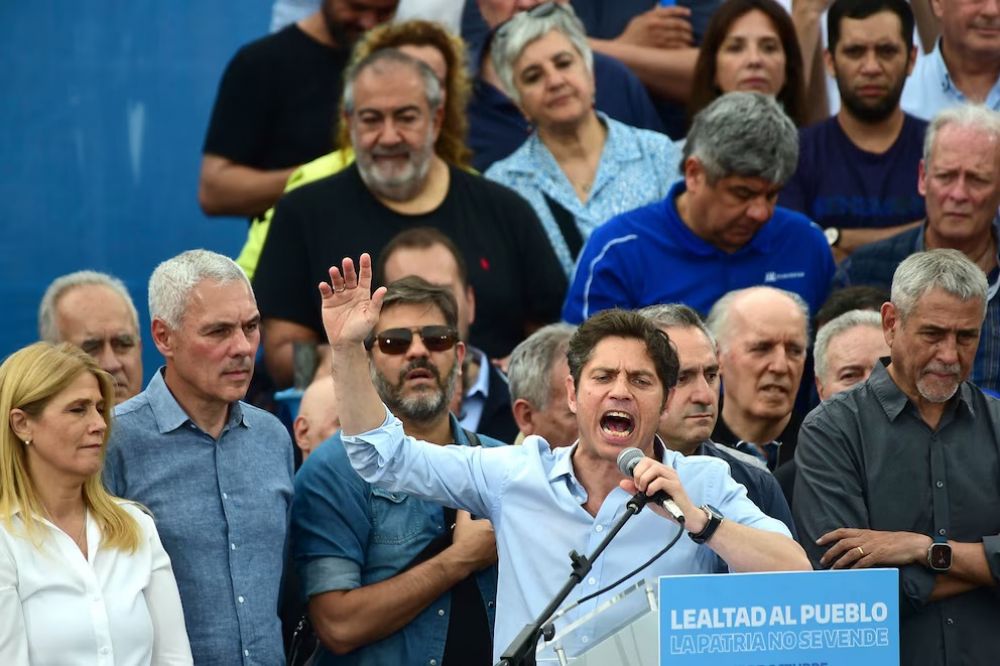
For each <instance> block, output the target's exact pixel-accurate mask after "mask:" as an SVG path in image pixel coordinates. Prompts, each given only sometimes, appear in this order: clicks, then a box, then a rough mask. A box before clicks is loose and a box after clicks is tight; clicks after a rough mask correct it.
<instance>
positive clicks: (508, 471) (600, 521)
mask: <svg viewBox="0 0 1000 666" xmlns="http://www.w3.org/2000/svg"><path fill="white" fill-rule="evenodd" d="M386 412H387V413H386V420H385V422H383V424H382V426H380V427H379V428H377V429H375V430H372V431H370V432H367V433H362V434H360V435H355V436H345V437H343V442H344V448H345V449H346V451H347V455H348V457H349V458H350V459H351V464H352V465H353V466H354V468H355V469H356V470H357V471H358V473H359V474H360V475H361V477H362V478H364V479H365V480H366V481H368V482H369V483H372V484H374V485H377V486H380V487H383V488H385V489H387V490H391V491H401V492H406V493H409V494H410V495H415V496H418V497H423V498H425V499H429V500H433V501H435V502H439V503H441V504H444V505H446V506H454V507H457V508H461V509H466V510H467V511H470V512H471V513H473V514H474V515H477V516H486V517H488V518H489V519H490V520H491V521H492V522H493V528H494V529H495V530H496V539H497V551H498V553H499V557H500V561H499V569H500V572H499V582H498V589H497V614H496V627H495V630H494V644H493V654H494V659H496V658H498V657H499V655H500V654H501V652H503V650H505V649H506V648H507V646H508V645H509V644H510V642H511V641H512V640H513V639H514V637H515V636H516V635H517V633H518V632H519V631H520V630H521V629H523V628H524V626H525V625H526V624H528V623H530V622H531V621H533V620H534V619H535V616H536V615H537V614H538V613H540V612H541V611H542V609H544V608H545V606H546V605H547V604H548V603H549V602H550V601H551V600H552V598H553V597H554V596H555V594H556V592H557V591H558V590H559V589H560V588H561V587H562V586H563V584H564V583H565V582H566V580H567V579H568V578H569V574H570V570H571V567H570V560H569V552H570V551H571V550H576V551H577V552H579V553H581V554H589V553H590V552H592V551H593V550H594V548H595V547H596V546H597V545H598V544H599V543H600V542H601V540H602V539H603V538H604V536H605V530H608V529H610V528H611V527H612V526H613V525H614V523H615V521H616V520H617V519H618V518H619V517H621V515H622V512H623V511H624V510H625V503H626V502H627V501H628V500H629V498H630V496H629V495H628V494H627V493H625V491H623V490H621V489H620V488H616V489H614V490H613V491H612V492H611V493H610V494H609V495H608V496H607V498H606V499H605V500H604V503H603V504H602V505H601V508H600V510H599V511H598V513H597V515H596V516H591V515H590V514H589V513H587V511H586V510H585V509H584V508H583V506H582V505H583V504H584V503H585V502H586V501H587V491H586V490H585V489H584V487H583V486H582V485H581V484H580V482H579V481H578V480H577V478H576V475H575V473H574V470H573V462H572V455H573V452H574V451H575V450H576V445H574V446H572V447H561V448H557V449H555V450H552V449H550V447H549V445H548V443H547V442H546V441H545V440H543V439H541V438H539V437H537V436H531V437H528V438H526V439H525V440H524V444H522V445H521V446H505V447H499V448H492V449H487V448H484V447H476V448H470V447H461V446H436V445H433V444H427V443H425V442H420V441H417V440H415V439H413V438H412V437H407V436H406V435H405V434H404V432H403V425H402V423H400V421H399V419H396V418H395V417H393V416H392V414H391V413H389V412H388V410H386ZM663 463H664V464H666V465H669V466H671V467H673V468H674V469H676V470H677V472H678V474H679V475H680V479H681V482H682V483H683V484H684V488H685V490H686V491H687V494H688V496H689V497H690V498H691V501H692V502H694V503H695V504H696V505H701V504H711V505H712V506H714V507H716V508H717V509H719V510H720V511H721V512H722V514H723V515H724V516H725V517H726V519H727V520H733V521H736V522H738V523H741V524H743V525H749V526H752V527H757V528H761V529H765V530H768V531H772V532H778V533H781V534H784V535H788V534H789V533H788V529H787V528H786V527H785V526H784V525H783V524H782V523H781V522H780V521H777V520H774V519H773V518H769V517H768V516H765V515H764V514H763V513H762V512H761V511H760V509H758V508H757V506H756V505H755V504H754V503H753V502H751V501H750V500H748V499H747V496H746V489H745V488H744V487H743V486H741V485H739V484H738V483H736V482H735V481H733V479H732V477H731V476H730V475H729V466H728V465H727V464H726V463H725V462H723V461H722V460H720V459H718V458H708V457H702V456H689V457H684V456H682V455H681V454H679V453H677V452H675V451H670V450H665V451H664V454H663ZM676 530H677V527H676V526H675V525H674V524H673V523H671V522H669V521H668V520H666V519H664V518H662V517H660V516H659V515H657V514H656V513H654V512H652V511H650V510H644V511H642V512H641V513H640V514H639V515H637V516H635V517H634V518H632V519H631V520H630V521H629V522H628V524H626V526H625V527H624V529H623V530H622V531H621V532H619V534H618V536H617V537H615V540H614V541H613V542H612V543H611V545H610V546H609V547H608V549H607V550H606V551H604V553H603V554H602V555H601V557H599V558H598V559H597V561H596V562H594V566H593V569H592V570H591V571H590V574H589V575H588V577H587V579H586V580H584V581H583V582H582V583H581V585H580V586H579V587H577V588H576V590H574V592H573V594H571V595H570V597H569V599H568V600H567V603H570V602H573V601H575V600H576V599H578V598H580V597H582V596H584V595H586V594H589V593H591V592H594V591H596V590H598V589H600V588H602V587H604V586H606V585H608V584H610V583H612V582H614V581H615V580H617V579H618V578H620V577H622V576H623V575H624V574H626V573H628V572H629V571H631V570H632V569H634V568H636V567H638V566H639V565H640V564H642V563H643V562H645V561H646V560H648V559H650V558H651V557H652V556H653V555H654V554H655V553H656V552H657V551H659V550H660V549H662V548H663V546H665V545H666V543H667V541H669V539H670V538H671V537H672V536H673V535H674V534H675V533H676ZM725 570H726V567H725V564H724V563H723V562H722V561H721V560H720V559H719V557H718V556H717V555H716V554H715V553H714V552H713V551H712V550H711V549H710V548H709V547H707V546H704V545H702V546H699V545H697V544H696V543H694V542H693V541H692V540H690V539H688V538H686V537H684V538H681V539H680V540H679V541H678V542H677V544H676V545H675V546H674V547H673V548H672V549H671V550H670V551H668V552H667V553H666V554H665V555H663V556H662V557H661V558H659V559H658V560H657V561H656V562H655V563H654V564H653V565H652V566H650V567H649V568H648V569H646V570H645V571H643V572H642V573H641V574H639V575H637V576H634V577H632V578H629V579H628V580H627V581H626V582H625V583H623V585H622V586H621V587H619V588H616V590H618V591H620V590H621V589H624V586H625V585H627V584H629V583H634V582H636V581H638V580H640V579H642V578H655V577H657V576H661V575H670V574H693V573H711V572H719V571H725ZM606 598H607V596H602V597H598V598H597V599H595V600H592V601H589V602H587V603H585V604H582V605H581V606H579V607H578V608H577V609H575V610H574V611H571V612H570V613H569V614H567V615H566V621H572V620H573V619H575V618H578V617H580V616H581V615H582V614H586V613H589V612H592V611H593V610H594V609H595V608H596V606H597V604H598V603H600V602H602V601H604V600H605V599H606ZM583 642H586V636H583Z"/></svg>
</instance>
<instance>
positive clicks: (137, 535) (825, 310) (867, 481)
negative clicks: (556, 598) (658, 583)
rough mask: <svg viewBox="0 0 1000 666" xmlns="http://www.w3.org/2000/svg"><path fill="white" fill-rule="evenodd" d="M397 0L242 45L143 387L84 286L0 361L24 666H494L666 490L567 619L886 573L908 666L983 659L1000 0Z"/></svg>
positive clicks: (157, 274)
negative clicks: (669, 599) (244, 223)
mask: <svg viewBox="0 0 1000 666" xmlns="http://www.w3.org/2000/svg"><path fill="white" fill-rule="evenodd" d="M398 3H399V0H279V1H278V2H276V3H275V19H276V20H278V19H279V17H284V19H283V20H285V21H288V22H287V23H286V24H284V25H278V26H276V31H275V32H274V33H273V34H271V35H269V36H267V37H264V38H261V39H259V40H256V41H254V42H252V43H250V44H248V45H246V46H244V47H243V48H241V49H240V50H239V51H238V53H237V54H236V55H235V56H234V57H233V59H232V60H231V61H230V63H229V64H228V66H227V68H226V70H225V73H224V74H223V76H222V79H221V82H220V85H219V89H218V95H217V98H216V102H215V106H214V108H213V112H212V117H211V120H210V124H209V128H208V131H207V135H206V139H205V144H204V157H203V163H202V170H201V176H200V185H199V192H198V197H199V201H200V203H201V205H202V208H203V209H204V211H205V212H206V214H208V215H230V216H240V217H246V218H248V219H249V227H248V235H247V241H246V244H245V245H244V247H243V249H242V251H241V253H240V255H239V257H238V258H237V259H236V260H235V261H234V260H233V259H230V258H228V257H224V256H222V255H219V254H217V253H214V252H210V251H206V250H199V249H193V250H189V251H187V252H183V253H181V254H180V255H178V256H175V257H172V258H169V259H167V260H165V261H163V262H162V263H160V264H159V265H158V266H156V267H155V269H154V270H152V272H151V276H150V278H149V288H148V304H149V314H150V319H151V327H150V331H149V335H148V338H147V339H148V340H149V341H151V342H152V344H153V345H155V347H156V349H157V351H158V352H159V353H160V354H161V355H162V357H163V360H164V363H163V366H162V367H161V368H159V369H158V370H156V371H155V372H153V373H152V377H151V379H150V380H149V382H148V384H147V385H146V386H145V388H143V386H142V378H143V369H142V362H141V349H142V344H143V341H142V340H143V337H144V336H143V335H142V333H141V332H140V330H139V319H138V314H137V311H136V308H135V305H134V304H133V302H132V298H131V296H130V295H129V293H128V291H127V289H126V288H125V286H124V285H123V284H122V282H121V281H120V280H118V279H117V278H115V277H113V276H110V275H107V274H104V273H98V272H95V271H91V270H82V271H78V272H75V273H71V274H68V275H64V276H62V277H60V278H58V279H56V280H55V281H53V283H52V284H51V285H50V286H49V288H48V290H47V291H46V293H45V295H44V297H43V299H42V301H41V303H40V306H39V316H38V321H39V339H40V342H38V343H35V344H32V345H30V346H28V347H25V348H23V349H21V350H18V351H15V352H13V353H12V354H10V355H9V356H8V357H7V358H6V360H5V361H4V362H3V364H2V365H0V412H2V413H3V414H5V415H6V418H7V426H6V427H5V428H3V429H0V617H3V618H4V622H2V623H0V663H3V664H18V665H20V664H32V665H41V664H59V665H64V664H92V663H99V664H114V665H117V666H124V665H129V666H131V665H140V664H142V665H145V664H190V663H198V664H217V665H229V664H234V665H235V664H240V665H249V664H260V665H267V666H275V665H277V664H285V663H295V664H300V663H307V661H308V663H311V664H314V665H325V664H330V665H334V664H338V665H342V664H352V665H359V666H360V665H369V664H371V665H384V664H414V665H415V664H430V666H437V665H439V664H441V665H445V666H449V665H450V666H455V665H462V666H467V665H471V666H477V665H486V664H491V663H494V662H495V661H496V660H497V659H498V658H500V657H501V655H503V653H504V650H505V649H506V648H507V647H508V645H509V644H511V642H512V641H513V640H514V639H515V637H516V636H517V635H518V633H519V632H520V630H521V628H522V627H523V626H524V625H525V624H527V623H528V622H530V621H531V620H532V619H534V618H535V616H536V615H537V614H538V613H539V612H540V611H541V610H542V609H543V608H544V607H545V606H546V604H547V603H548V601H549V600H550V599H551V598H552V597H553V595H554V594H555V593H556V591H557V590H558V587H557V585H558V583H560V582H561V581H562V580H563V579H564V576H563V572H564V571H565V573H566V574H567V575H568V573H569V567H568V562H567V561H566V560H567V554H568V553H569V552H570V551H571V550H576V551H578V552H581V553H583V552H590V551H591V550H592V549H593V548H594V547H595V546H596V545H597V543H599V542H600V541H601V540H602V538H603V534H602V532H605V531H606V530H608V529H610V528H611V527H612V525H613V524H614V522H615V521H616V520H617V519H618V518H619V517H620V516H621V514H622V511H623V510H624V507H625V503H626V501H627V500H628V499H629V497H630V496H631V495H633V494H634V493H636V492H643V493H646V494H648V495H652V494H654V493H655V492H657V491H664V492H667V493H668V494H669V495H670V496H672V497H673V498H674V500H675V502H676V505H675V508H676V510H677V511H678V512H680V513H681V514H683V516H685V517H686V519H685V520H683V521H681V525H680V528H681V529H683V530H684V531H686V532H687V534H688V536H689V537H690V538H685V539H681V540H679V541H677V543H676V546H675V547H673V548H671V549H669V550H668V551H667V552H666V553H665V554H662V553H660V554H657V551H659V550H660V549H661V548H662V546H664V545H665V543H666V537H664V538H662V539H661V538H657V537H654V536H652V535H657V534H663V535H667V534H668V533H669V532H668V531H666V530H664V526H667V525H669V523H668V522H665V521H674V522H677V520H676V518H677V516H676V515H670V514H668V513H667V512H666V511H665V510H664V509H663V508H662V507H661V506H659V505H655V506H654V505H652V504H651V505H650V508H649V510H647V511H644V512H643V513H642V514H640V515H639V517H638V518H637V519H636V520H635V521H633V522H632V523H630V524H629V525H627V526H626V527H625V528H624V529H623V530H622V531H621V533H620V534H619V535H618V537H616V540H615V541H614V542H613V543H612V545H611V546H610V547H609V548H608V550H607V551H605V553H604V554H603V555H602V557H601V559H600V560H598V562H597V563H595V567H594V569H593V570H592V572H591V573H590V574H589V575H588V577H587V579H586V580H585V581H581V582H582V585H581V590H580V591H579V592H577V593H575V595H576V596H575V597H571V598H570V601H574V600H575V599H577V598H580V597H584V599H582V600H581V601H580V603H579V605H578V606H577V607H574V609H573V610H571V611H569V612H568V613H567V614H566V621H572V620H574V619H576V618H578V617H581V616H582V615H584V614H586V613H587V612H590V611H593V610H594V609H595V608H596V607H597V605H598V604H599V603H601V602H602V601H603V600H604V599H605V598H606V597H604V596H600V595H591V593H596V592H598V591H599V590H602V589H603V588H605V587H606V586H610V589H612V590H619V589H623V587H615V583H620V585H621V586H624V585H627V584H629V583H630V582H634V581H637V580H639V579H641V578H643V577H646V576H654V577H655V576H658V575H672V574H684V573H723V572H727V571H793V570H807V569H812V568H817V569H819V568H833V569H845V568H854V569H860V568H868V567H896V568H898V569H899V576H900V613H901V615H900V655H901V662H902V663H905V664H929V665H930V664H934V665H938V664H950V665H958V664H992V663H996V661H997V659H998V655H1000V634H998V633H997V632H996V631H993V630H992V628H993V627H994V626H996V624H997V622H998V621H1000V601H998V596H997V589H998V583H1000V401H998V400H997V398H996V392H997V391H1000V296H998V295H997V292H998V291H1000V289H998V286H1000V246H998V232H1000V3H998V2H996V0H980V1H979V2H973V1H972V0H934V1H933V2H931V3H929V5H930V6H929V7H928V3H925V2H924V0H913V3H912V7H911V3H908V2H906V1H905V0H832V1H831V0H795V2H792V3H791V6H790V7H786V6H783V5H782V4H781V3H780V2H777V1H776V0H709V1H705V2H692V3H688V4H691V5H692V6H691V7H690V8H689V7H687V6H653V5H654V3H652V2H651V1H650V0H645V1H641V0H635V1H631V2H624V1H623V2H621V3H617V2H616V3H614V4H615V7H614V8H611V7H610V6H607V5H608V4H609V3H601V2H597V1H596V0H573V2H571V3H570V2H544V3H539V2H530V1H526V2H521V1H518V2H515V1H514V0H466V2H465V3H464V8H463V10H462V12H461V16H460V15H459V13H458V12H456V11H455V9H456V7H454V6H451V5H448V6H447V7H446V6H445V5H446V4H448V3H434V2H424V3H420V2H416V1H410V0H402V3H401V4H402V5H405V7H397V4H398ZM681 4H682V5H684V3H681ZM397 9H399V11H400V14H401V15H404V14H405V16H406V17H408V18H407V20H401V16H397V18H396V20H393V14H394V13H395V12H396V11H397ZM414 16H416V17H417V18H413V17H414ZM442 21H443V23H442ZM459 25H460V26H461V33H462V36H461V37H460V36H458V35H457V34H455V31H454V29H456V28H458V27H459ZM821 28H825V31H824V30H823V29H821ZM824 40H825V41H824ZM828 81H832V82H834V84H835V90H836V93H835V94H833V95H828V94H827V89H828ZM830 103H832V105H831V104H830ZM830 108H836V112H835V113H834V114H832V115H831V114H830V113H829V111H828V109H830ZM317 285H319V287H318V288H317ZM252 387H253V388H252ZM288 389H290V390H291V392H292V394H293V395H294V396H296V401H295V402H293V407H292V409H291V413H289V408H288V406H287V404H284V403H282V404H281V405H279V406H277V407H276V404H275V402H274V401H273V400H272V396H273V395H274V393H275V392H276V391H281V393H279V395H285V396H287V395H289V390H288ZM275 414H278V415H279V416H281V417H282V419H284V423H283V422H282V420H279V418H278V416H276V415H275ZM442 445H454V446H442ZM629 447H635V448H638V449H639V450H640V451H642V453H643V454H644V457H643V458H642V460H641V461H640V462H639V463H638V464H637V465H636V467H635V470H634V476H633V478H625V477H623V476H622V473H621V472H620V471H619V468H618V465H617V457H618V454H619V453H620V452H621V451H622V450H624V449H626V448H629ZM661 541H662V543H661ZM654 555H655V557H653V556H654ZM650 559H653V560H655V561H653V563H652V564H651V565H650V567H649V569H647V570H645V571H644V572H641V573H637V572H636V571H634V568H635V567H636V566H638V565H639V564H640V563H641V562H644V561H646V560H650ZM293 629H295V631H294V636H293V631H292V630H293ZM586 638H587V637H586V636H585V637H584V640H586Z"/></svg>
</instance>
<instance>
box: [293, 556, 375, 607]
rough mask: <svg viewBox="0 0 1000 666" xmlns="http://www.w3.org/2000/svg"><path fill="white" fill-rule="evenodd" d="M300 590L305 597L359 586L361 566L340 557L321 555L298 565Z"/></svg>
mask: <svg viewBox="0 0 1000 666" xmlns="http://www.w3.org/2000/svg"><path fill="white" fill-rule="evenodd" d="M299 575H300V576H301V577H302V591H303V592H304V593H305V596H306V598H309V597H312V596H315V595H317V594H322V593H323V592H330V591H332V590H354V589H357V588H359V587H361V567H359V566H358V564H357V562H354V561H353V560H348V559H344V558H342V557H321V558H319V559H315V560H310V561H309V562H306V563H305V564H303V565H302V566H300V567H299Z"/></svg>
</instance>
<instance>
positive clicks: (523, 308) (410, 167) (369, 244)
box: [254, 49, 566, 386]
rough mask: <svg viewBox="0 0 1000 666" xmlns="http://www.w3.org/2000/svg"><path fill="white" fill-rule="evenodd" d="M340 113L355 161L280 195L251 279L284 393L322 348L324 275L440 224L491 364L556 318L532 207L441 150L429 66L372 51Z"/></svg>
mask: <svg viewBox="0 0 1000 666" xmlns="http://www.w3.org/2000/svg"><path fill="white" fill-rule="evenodd" d="M343 108H344V117H343V122H345V123H346V124H347V126H348V128H349V130H350V136H351V144H352V145H351V147H352V148H353V150H354V154H355V156H356V162H355V164H353V165H351V166H349V167H347V168H346V169H344V170H343V171H341V172H339V173H337V174H334V175H332V176H328V177H326V178H321V179H319V180H317V181H314V182H312V183H309V184H308V185H304V186H302V187H299V188H298V189H296V190H295V191H293V192H290V193H288V194H287V195H286V196H285V197H283V198H282V200H281V201H280V202H279V203H278V206H277V208H276V209H275V214H274V222H273V224H272V225H271V229H270V231H269V233H268V237H267V242H266V243H265V245H264V249H263V250H262V252H261V257H260V263H259V265H258V267H257V271H256V273H255V275H254V289H255V291H256V293H257V299H258V302H259V303H260V309H261V314H262V316H263V320H262V323H263V326H264V336H263V339H264V351H265V356H264V358H265V360H266V362H267V367H268V371H269V372H270V373H271V375H272V377H273V378H274V380H275V382H276V383H277V384H278V385H279V386H287V385H289V384H290V383H291V381H292V375H293V372H292V369H293V358H294V350H295V347H296V346H297V345H316V344H318V343H320V342H321V341H322V340H323V327H322V323H321V321H320V311H319V307H318V305H319V302H318V297H317V295H316V289H315V287H316V284H318V283H319V282H320V281H322V280H324V279H327V278H328V273H327V269H328V268H329V267H330V266H331V265H332V264H336V263H338V262H339V261H340V259H342V258H343V257H344V256H358V255H360V254H361V252H363V251H367V250H370V249H371V248H382V247H385V246H386V244H387V243H388V242H389V241H390V240H391V239H392V238H393V237H394V236H395V235H396V234H398V233H399V232H401V231H403V230H405V229H411V228H413V227H418V226H427V227H433V228H434V229H436V230H438V231H440V232H441V233H443V234H444V235H445V236H447V237H448V238H450V239H451V240H452V241H453V242H454V243H455V245H456V246H457V247H458V249H459V251H460V252H461V255H462V258H463V260H464V261H465V264H466V265H467V266H468V267H469V284H470V285H471V286H472V288H473V289H474V290H475V293H476V301H477V304H478V305H479V308H478V313H479V316H477V317H476V320H475V322H473V324H472V327H471V329H470V339H469V342H470V343H471V344H473V345H475V346H476V347H477V348H479V349H481V350H483V351H484V352H485V353H486V355H487V356H488V357H490V358H503V357H505V356H507V355H508V354H510V352H511V350H512V349H513V348H514V346H515V345H517V343H518V342H520V341H521V340H522V339H524V337H525V336H526V335H527V334H528V333H530V332H531V331H533V330H535V328H537V327H539V326H542V325H544V324H547V323H550V322H552V321H555V320H556V319H558V318H559V306H560V304H561V303H562V297H563V294H564V293H565V290H566V277H565V275H564V274H563V272H562V269H561V268H560V265H559V262H558V261H557V260H556V256H555V252H554V250H553V249H552V246H551V244H550V243H549V240H548V236H547V235H546V234H545V232H544V231H543V230H542V226H541V224H540V223H539V221H538V217H537V216H536V215H535V212H534V210H533V209H532V208H531V206H530V205H529V204H528V203H527V202H526V201H525V200H524V199H522V198H521V197H520V196H518V195H517V194H515V193H514V192H513V191H511V190H509V189H507V188H505V187H503V186H502V185H499V184H497V183H493V182H491V181H488V180H486V179H484V178H481V177H479V176H477V175H474V174H471V173H469V172H468V171H466V170H465V169H463V168H461V167H460V165H454V164H448V163H446V162H445V161H444V160H443V159H441V157H439V156H438V155H437V154H436V153H435V152H434V151H433V146H434V143H435V141H436V139H437V137H438V134H439V132H440V129H441V123H442V122H443V117H444V108H443V93H442V88H441V83H440V81H438V79H437V77H436V75H435V74H434V72H433V71H432V70H431V68H430V67H428V66H427V65H426V64H425V63H423V62H421V61H418V60H415V59H414V58H411V57H409V56H407V55H406V54H404V53H402V52H400V51H397V50H395V49H382V50H380V51H376V52H375V53H373V54H371V55H370V56H368V57H367V58H364V59H363V60H361V61H360V62H358V63H357V64H356V65H354V67H352V68H351V70H350V71H348V73H347V74H346V75H345V86H344V99H343ZM372 259H373V261H377V260H378V257H372ZM324 350H325V348H324ZM324 354H325V351H324ZM319 367H320V368H321V369H322V371H324V372H326V371H328V369H329V367H330V364H329V362H326V361H324V362H321V363H320V365H319Z"/></svg>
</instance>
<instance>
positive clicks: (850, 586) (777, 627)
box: [535, 569, 899, 666]
mask: <svg viewBox="0 0 1000 666" xmlns="http://www.w3.org/2000/svg"><path fill="white" fill-rule="evenodd" d="M552 624H553V625H554V628H555V633H554V635H553V636H552V639H551V640H549V641H545V642H543V643H541V644H540V645H539V647H538V649H537V651H536V653H535V660H536V664H537V665H539V666H541V665H545V666H662V665H663V664H667V663H669V664H671V665H672V666H734V665H740V664H790V663H794V664H801V663H808V664H814V663H825V664H828V665H829V666H841V665H843V666H898V664H899V572H898V570H896V569H863V570H858V571H855V570H850V569H848V570H843V571H809V572H805V571H803V572H787V573H731V574H709V575H676V576H664V577H661V578H660V579H659V580H655V579H654V580H648V581H641V582H639V583H635V584H633V585H632V586H631V587H628V588H626V589H625V590H624V591H622V592H620V593H619V594H617V595H615V596H614V597H611V598H610V599H608V600H606V601H604V602H603V603H601V604H600V605H598V606H597V607H596V608H595V609H594V610H593V611H592V612H590V613H588V614H586V615H582V616H576V615H573V614H572V613H567V614H565V615H561V616H560V615H559V614H557V615H556V616H555V617H554V619H553V621H552Z"/></svg>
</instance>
